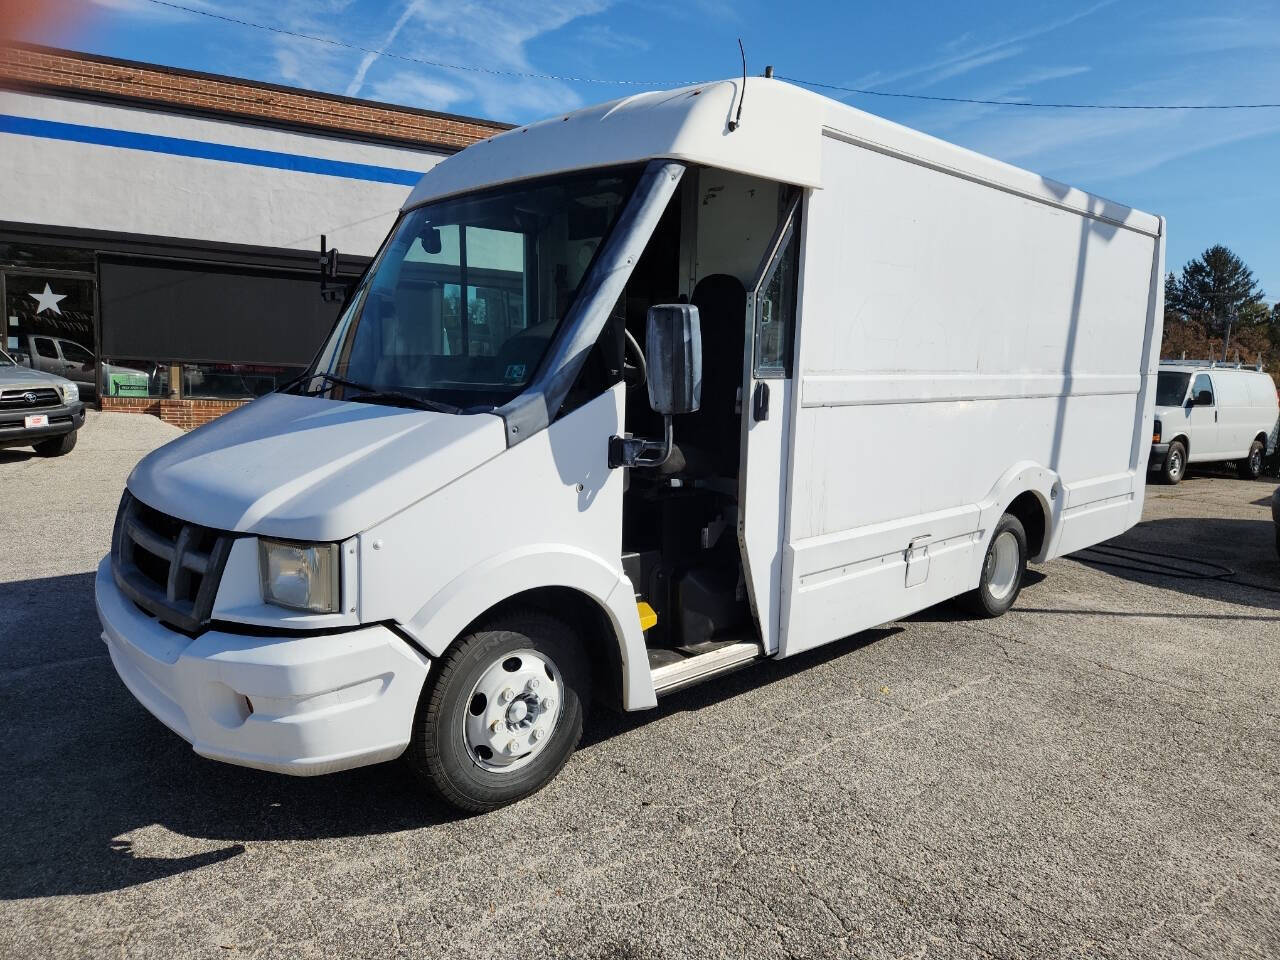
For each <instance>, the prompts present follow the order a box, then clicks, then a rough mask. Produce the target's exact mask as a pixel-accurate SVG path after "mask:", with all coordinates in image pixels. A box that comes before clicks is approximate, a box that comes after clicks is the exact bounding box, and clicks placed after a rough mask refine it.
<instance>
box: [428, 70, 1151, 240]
mask: <svg viewBox="0 0 1280 960" xmlns="http://www.w3.org/2000/svg"><path fill="white" fill-rule="evenodd" d="M742 87H743V81H742V80H741V79H735V80H720V81H715V82H710V83H700V84H696V85H694V86H690V87H683V88H681V89H678V90H659V91H653V92H649V93H639V94H636V95H634V96H630V97H624V98H622V99H620V100H612V101H610V102H608V103H602V104H598V105H596V106H591V107H584V108H583V109H581V110H575V111H573V112H572V113H567V114H564V115H561V116H556V117H552V118H550V119H547V120H542V121H539V122H537V123H532V124H528V125H526V126H523V127H516V128H514V129H512V130H509V131H507V132H505V133H501V134H498V135H497V136H493V137H489V138H487V139H485V140H480V141H478V142H476V143H474V144H472V145H471V146H469V147H467V148H466V149H465V150H462V151H461V152H460V153H457V154H454V155H453V156H451V157H448V158H446V159H445V160H443V161H442V162H441V163H439V164H437V165H436V166H435V167H433V168H432V169H431V170H430V171H429V172H428V173H427V174H426V175H425V176H423V178H422V180H421V181H419V183H418V185H417V186H416V187H414V189H413V192H412V193H411V194H410V195H409V199H408V200H407V201H406V203H405V207H406V208H408V207H413V206H417V205H418V204H421V203H425V202H427V201H430V200H435V199H440V198H443V197H448V196H453V195H456V194H460V193H464V192H470V191H473V190H478V189H483V188H485V187H492V186H498V185H501V184H504V183H514V182H516V181H518V180H527V179H530V178H533V177H542V176H547V175H551V174H556V173H568V172H572V171H577V170H589V169H596V168H601V167H616V166H623V165H626V164H631V163H640V162H643V161H646V160H651V159H668V160H677V161H681V162H684V163H690V164H701V165H705V166H710V167H718V168H721V169H724V170H733V171H736V172H738V173H743V174H747V175H749V176H757V177H762V178H765V179H769V180H777V181H780V182H783V183H792V184H796V185H798V186H803V187H815V188H821V187H822V185H823V173H824V171H823V170H822V137H823V136H824V135H828V136H834V137H837V138H839V139H841V140H845V141H848V142H850V143H853V144H855V145H858V146H863V147H866V148H868V149H871V150H875V151H877V152H879V153H886V154H889V155H891V156H896V157H899V158H901V159H903V160H906V161H908V162H911V163H916V164H920V165H923V166H927V167H931V168H934V169H937V170H941V171H943V172H948V173H952V174H954V175H957V176H961V177H964V178H966V179H969V180H976V181H978V182H981V183H988V184H991V185H992V186H995V187H997V188H999V189H1002V190H1005V191H1008V192H1012V193H1016V194H1019V195H1021V196H1025V197H1027V198H1029V199H1033V200H1040V201H1042V202H1045V203H1049V204H1052V205H1053V206H1057V207H1060V208H1063V209H1067V210H1075V211H1077V212H1079V213H1083V214H1086V215H1088V216H1091V217H1095V218H1099V219H1103V220H1108V221H1110V222H1113V223H1116V224H1120V225H1123V226H1126V227H1129V228H1130V229H1134V230H1138V231H1140V232H1142V233H1147V234H1150V235H1152V236H1158V235H1159V233H1160V220H1159V218H1158V217H1153V216H1151V215H1150V214H1145V213H1141V212H1139V211H1137V210H1133V209H1131V208H1129V207H1126V206H1123V205H1122V204H1118V203H1113V202H1112V201H1109V200H1104V199H1103V198H1101V197H1097V196H1094V195H1092V194H1088V193H1085V192H1084V191H1082V190H1076V189H1074V188H1072V187H1068V186H1066V185H1065V184H1061V183H1057V182H1055V181H1053V180H1048V179H1046V178H1044V177H1041V176H1039V175H1038V174H1034V173H1030V172H1029V171H1026V170H1021V169H1019V168H1018V167H1014V166H1011V165H1009V164H1007V163H1002V162H1001V161H999V160H994V159H992V158H990V157H985V156H983V155H981V154H978V153H974V152H973V151H972V150H966V149H965V148H963V147H958V146H956V145H955V144H951V143H947V142H946V141H944V140H939V139H937V138H936V137H931V136H929V135H927V134H924V133H920V132H919V131H917V130H912V129H910V128H909V127H904V126H901V125H900V124H896V123H892V122H890V121H888V120H885V119H883V118H881V117H877V116H874V115H873V114H869V113H865V112H864V111H862V110H857V109H855V108H853V107H850V106H849V105H848V104H845V103H840V102H839V101H836V100H832V99H830V98H828V97H824V96H821V95H819V94H816V93H813V92H812V91H809V90H805V89H804V88H802V87H797V86H794V85H792V84H789V83H784V82H783V81H781V80H775V79H771V78H765V77H750V78H748V79H747V81H746V96H745V98H744V102H743V104H742V114H741V117H742V120H741V124H740V125H739V126H738V127H737V129H736V130H730V129H729V122H730V121H731V120H733V119H734V115H735V112H736V110H737V108H738V99H739V90H741V89H742Z"/></svg>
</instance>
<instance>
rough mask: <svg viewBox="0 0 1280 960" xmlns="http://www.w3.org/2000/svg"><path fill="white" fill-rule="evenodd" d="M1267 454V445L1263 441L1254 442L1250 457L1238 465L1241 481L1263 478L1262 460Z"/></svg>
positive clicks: (1250, 449)
mask: <svg viewBox="0 0 1280 960" xmlns="http://www.w3.org/2000/svg"><path fill="white" fill-rule="evenodd" d="M1266 452H1267V449H1266V445H1265V444H1263V442H1262V441H1261V440H1255V441H1253V446H1251V447H1250V448H1249V455H1248V456H1247V457H1245V458H1244V459H1243V460H1241V461H1240V462H1239V463H1238V464H1237V465H1236V468H1237V470H1238V471H1239V473H1240V479H1241V480H1257V479H1258V478H1259V477H1260V476H1262V458H1263V456H1265V455H1266Z"/></svg>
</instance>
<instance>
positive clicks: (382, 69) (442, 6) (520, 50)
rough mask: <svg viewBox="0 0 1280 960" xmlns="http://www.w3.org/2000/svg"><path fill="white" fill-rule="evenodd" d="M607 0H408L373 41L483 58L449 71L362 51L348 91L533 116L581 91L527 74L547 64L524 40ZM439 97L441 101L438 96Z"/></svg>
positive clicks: (566, 104)
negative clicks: (461, 0)
mask: <svg viewBox="0 0 1280 960" xmlns="http://www.w3.org/2000/svg"><path fill="white" fill-rule="evenodd" d="M608 4H609V0H549V2H544V3H540V4H537V5H533V4H526V3H519V2H515V0H477V2H472V3H467V4H463V5H459V4H456V3H451V2H447V0H411V2H410V3H409V4H408V6H406V7H405V9H404V10H403V11H401V13H400V15H399V16H398V17H397V19H396V21H395V23H394V24H393V25H392V26H391V28H390V29H389V30H388V31H387V32H386V33H385V34H384V35H383V37H382V38H381V41H380V42H379V43H378V44H376V45H373V46H375V47H376V49H378V50H380V51H385V50H394V52H396V53H397V54H400V55H401V56H405V57H414V58H417V59H422V60H434V61H439V62H443V63H459V64H466V65H472V64H474V65H477V66H483V67H484V68H486V69H484V70H471V71H450V70H442V69H438V68H434V67H431V66H428V65H425V64H423V65H419V64H414V63H405V62H404V61H403V60H398V59H395V58H387V57H380V56H377V55H375V54H366V55H365V56H364V57H362V58H361V61H360V63H359V65H358V66H357V68H356V72H355V74H354V75H353V76H352V79H351V82H350V83H349V84H348V85H347V90H348V92H349V93H350V92H353V91H359V90H361V89H363V88H364V87H365V86H371V88H372V89H373V91H374V92H375V95H377V96H380V97H388V98H394V99H396V100H397V101H398V102H401V103H407V104H409V105H411V106H422V107H428V108H430V107H437V108H439V107H444V106H448V105H461V104H466V105H467V106H468V109H470V110H471V111H472V112H476V113H480V114H483V115H485V116H491V117H497V118H503V119H506V118H512V117H521V116H529V115H534V116H540V115H545V114H548V113H555V112H558V111H561V110H564V109H569V108H572V107H575V106H577V105H579V104H580V103H581V98H580V97H579V95H578V94H577V92H576V91H575V90H574V87H573V86H572V84H570V83H567V82H563V81H558V80H550V79H543V78H539V77H529V76H513V75H512V74H533V73H543V72H550V71H546V70H544V69H539V67H538V66H537V65H535V64H534V63H533V62H532V60H531V59H530V55H529V46H530V44H532V43H533V42H535V41H537V40H539V39H541V38H543V37H545V36H547V35H548V34H551V33H554V32H555V31H557V30H560V29H562V28H564V27H566V26H567V25H569V24H571V23H574V22H575V21H578V20H580V19H582V18H585V17H589V16H592V15H594V14H598V13H600V12H601V11H603V10H604V9H606V7H607V6H608ZM594 39H595V40H596V41H601V40H607V41H609V42H612V43H614V44H622V43H624V42H625V39H626V38H625V37H624V35H621V34H617V33H613V32H605V33H600V32H596V33H595V35H594ZM442 101H447V102H442Z"/></svg>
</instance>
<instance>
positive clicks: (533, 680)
mask: <svg viewBox="0 0 1280 960" xmlns="http://www.w3.org/2000/svg"><path fill="white" fill-rule="evenodd" d="M537 689H538V678H537V677H530V678H529V691H530V692H531V693H532V692H533V691H534V690H537Z"/></svg>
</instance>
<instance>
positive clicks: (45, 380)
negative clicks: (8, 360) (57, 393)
mask: <svg viewBox="0 0 1280 960" xmlns="http://www.w3.org/2000/svg"><path fill="white" fill-rule="evenodd" d="M70 382H71V381H70V380H68V379H67V378H66V377H60V376H58V375H57V374H56V373H45V372H44V371H43V370H32V369H31V368H30V367H23V366H13V367H9V366H4V367H0V389H4V388H5V387H37V386H38V387H61V386H62V385H63V384H64V383H70Z"/></svg>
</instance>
